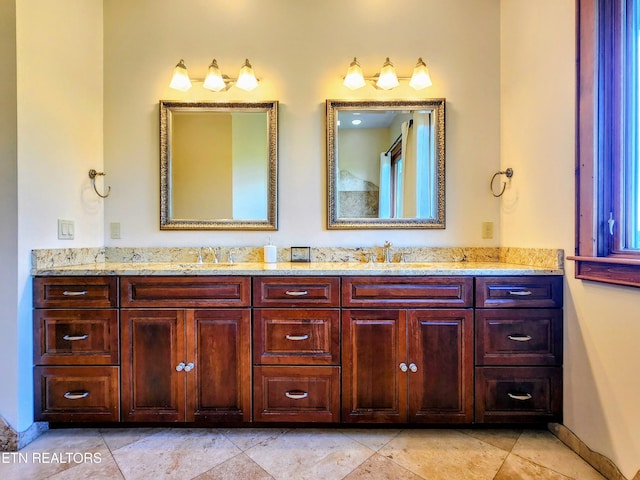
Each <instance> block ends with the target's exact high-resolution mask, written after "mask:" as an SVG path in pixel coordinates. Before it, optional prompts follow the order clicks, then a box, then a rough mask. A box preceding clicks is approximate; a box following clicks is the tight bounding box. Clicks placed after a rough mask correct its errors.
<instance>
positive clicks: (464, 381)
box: [407, 309, 474, 423]
mask: <svg viewBox="0 0 640 480" xmlns="http://www.w3.org/2000/svg"><path fill="white" fill-rule="evenodd" d="M407 316H408V324H409V327H408V339H409V349H408V354H407V365H408V366H409V371H408V373H407V375H408V383H409V385H408V394H409V397H408V398H409V400H408V403H409V411H408V420H409V422H433V423H445V422H446V423H449V422H458V423H471V422H472V421H473V369H474V365H473V311H472V310H470V309H453V310H443V309H430V310H409V311H408V312H407Z"/></svg>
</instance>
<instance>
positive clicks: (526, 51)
mask: <svg viewBox="0 0 640 480" xmlns="http://www.w3.org/2000/svg"><path fill="white" fill-rule="evenodd" d="M501 15H502V19H501V36H502V38H501V51H502V70H501V83H502V107H501V112H502V119H501V124H502V134H501V147H502V152H501V161H502V169H504V168H506V167H512V168H513V169H514V172H515V173H514V176H513V179H512V182H511V185H510V187H509V188H507V190H506V193H505V195H504V197H503V198H502V199H501V200H500V201H499V203H500V205H501V224H502V238H501V243H502V244H503V245H508V246H515V245H518V246H523V247H533V246H539V247H562V248H564V249H565V252H567V254H571V253H572V252H573V249H574V208H575V188H574V168H575V127H574V122H575V2H574V1H573V0H562V1H558V0H536V1H535V2H532V1H531V0H502V2H501ZM566 269H567V275H566V280H565V292H566V293H565V325H564V329H565V340H564V352H565V353H564V355H565V357H564V358H565V362H564V365H565V367H564V370H565V374H564V381H565V383H564V386H565V388H564V423H565V425H566V426H567V427H568V428H569V429H570V430H572V431H573V432H574V433H575V434H576V435H578V437H580V439H582V441H584V442H585V443H586V444H587V445H588V446H589V447H590V448H591V449H592V450H595V451H597V452H599V453H601V454H603V455H606V456H607V457H609V458H610V459H611V460H613V461H614V462H615V463H616V465H617V466H618V467H619V468H620V469H621V471H622V472H623V473H624V474H625V475H626V477H627V478H633V476H634V475H635V474H636V472H637V471H638V469H640V434H639V432H640V409H639V408H638V398H639V397H640V382H639V381H638V373H637V370H638V365H640V349H638V347H637V342H636V339H637V338H640V311H639V310H638V300H639V298H640V291H639V290H638V289H633V288H627V287H614V286H605V285H601V284H595V283H590V282H582V281H579V280H575V279H574V278H573V277H574V264H573V262H567V264H566Z"/></svg>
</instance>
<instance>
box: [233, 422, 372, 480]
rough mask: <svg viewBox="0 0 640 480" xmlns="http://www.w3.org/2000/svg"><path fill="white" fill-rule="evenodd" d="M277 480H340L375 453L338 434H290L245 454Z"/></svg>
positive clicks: (257, 446)
mask: <svg viewBox="0 0 640 480" xmlns="http://www.w3.org/2000/svg"><path fill="white" fill-rule="evenodd" d="M245 453H246V454H247V455H248V456H249V457H250V458H251V459H252V460H253V461H255V462H256V463H257V464H259V465H260V466H261V467H262V468H264V469H265V470H266V471H267V472H268V473H269V474H271V475H273V476H274V477H275V478H276V479H278V480H284V479H294V480H303V479H314V480H315V479H341V478H343V477H344V476H345V475H347V474H349V473H350V472H351V471H353V470H354V469H355V468H356V467H357V466H358V465H360V464H362V463H363V462H364V461H365V460H366V459H367V458H369V457H370V456H371V455H372V454H373V453H374V452H373V450H371V449H369V448H367V447H365V446H364V445H362V444H361V443H358V442H356V441H355V440H352V439H350V438H349V437H347V436H346V435H343V434H342V433H340V432H338V431H335V430H329V431H327V430H308V429H298V430H291V431H289V432H286V433H284V434H283V435H281V436H279V437H278V438H276V439H275V440H273V441H271V442H269V443H268V444H260V445H256V446H254V447H252V448H250V449H249V450H247V451H246V452H245Z"/></svg>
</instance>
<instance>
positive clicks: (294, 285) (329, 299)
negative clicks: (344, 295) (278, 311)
mask: <svg viewBox="0 0 640 480" xmlns="http://www.w3.org/2000/svg"><path fill="white" fill-rule="evenodd" d="M253 305H254V306H255V307H278V306H280V307H302V306H306V307H337V306H339V305H340V278H338V277H255V278H254V279H253Z"/></svg>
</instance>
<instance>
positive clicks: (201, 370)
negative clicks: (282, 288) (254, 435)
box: [185, 308, 251, 422]
mask: <svg viewBox="0 0 640 480" xmlns="http://www.w3.org/2000/svg"><path fill="white" fill-rule="evenodd" d="M187 318H188V320H187V350H186V351H187V358H186V360H185V362H186V363H187V365H188V367H187V370H189V371H188V372H187V376H186V380H187V385H188V387H187V388H188V390H187V402H188V403H187V421H190V422H192V421H197V422H209V421H215V422H242V421H244V422H248V421H250V420H251V314H250V310H249V309H248V308H242V309H206V310H189V311H187ZM191 363H193V367H192V366H191V365H190V364H191Z"/></svg>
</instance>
